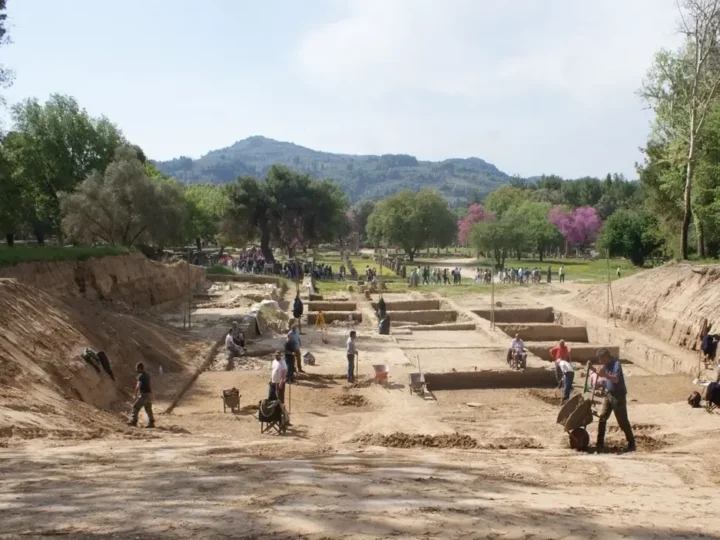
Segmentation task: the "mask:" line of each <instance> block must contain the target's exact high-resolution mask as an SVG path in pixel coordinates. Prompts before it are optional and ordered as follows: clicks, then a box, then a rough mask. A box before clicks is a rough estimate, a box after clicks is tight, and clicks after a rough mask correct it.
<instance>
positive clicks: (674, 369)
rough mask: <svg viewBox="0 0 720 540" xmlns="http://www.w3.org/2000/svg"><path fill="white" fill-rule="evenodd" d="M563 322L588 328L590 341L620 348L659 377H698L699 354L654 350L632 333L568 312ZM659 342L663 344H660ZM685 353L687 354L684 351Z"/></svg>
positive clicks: (632, 359)
mask: <svg viewBox="0 0 720 540" xmlns="http://www.w3.org/2000/svg"><path fill="white" fill-rule="evenodd" d="M560 316H561V317H562V322H563V323H565V324H572V325H575V324H580V323H583V324H585V328H586V330H587V333H588V338H589V341H591V342H593V343H608V344H610V345H615V346H616V348H619V347H622V356H623V358H627V359H628V360H630V361H631V362H633V363H636V364H638V365H639V366H641V367H644V368H646V369H648V370H649V371H652V372H653V373H657V374H658V375H669V374H673V373H687V374H692V375H695V376H696V375H697V371H698V357H697V355H696V354H692V353H686V354H673V353H671V352H669V351H666V350H663V349H661V348H656V347H652V346H651V345H648V344H647V342H639V341H637V340H635V339H633V335H632V333H631V332H628V331H627V330H625V329H623V328H615V327H605V326H601V325H599V324H593V323H592V322H586V321H585V320H583V319H581V318H580V317H578V316H575V315H573V314H572V313H568V312H565V311H563V312H560ZM658 341H659V340H658ZM682 352H684V351H682Z"/></svg>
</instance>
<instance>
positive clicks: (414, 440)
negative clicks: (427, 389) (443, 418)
mask: <svg viewBox="0 0 720 540" xmlns="http://www.w3.org/2000/svg"><path fill="white" fill-rule="evenodd" d="M352 442H357V443H360V444H366V445H372V446H386V447H389V448H461V449H465V450H469V449H474V448H478V449H483V450H509V449H536V448H543V446H542V445H541V444H540V443H538V442H537V441H535V440H533V439H525V438H522V437H503V438H500V439H495V440H493V441H492V442H488V443H481V442H479V441H478V440H477V439H474V438H472V437H470V436H469V435H462V434H460V433H453V434H450V435H410V434H407V433H401V432H396V433H393V434H391V435H380V434H377V433H373V434H366V435H362V436H360V437H357V438H355V439H353V441H352Z"/></svg>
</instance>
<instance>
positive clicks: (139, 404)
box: [130, 394, 155, 424]
mask: <svg viewBox="0 0 720 540" xmlns="http://www.w3.org/2000/svg"><path fill="white" fill-rule="evenodd" d="M140 409H145V414H147V417H148V423H150V424H154V423H155V417H154V416H153V410H152V394H140V395H139V396H138V397H137V399H136V400H135V402H134V403H133V406H132V416H131V417H130V421H131V422H132V423H133V424H137V421H138V414H140Z"/></svg>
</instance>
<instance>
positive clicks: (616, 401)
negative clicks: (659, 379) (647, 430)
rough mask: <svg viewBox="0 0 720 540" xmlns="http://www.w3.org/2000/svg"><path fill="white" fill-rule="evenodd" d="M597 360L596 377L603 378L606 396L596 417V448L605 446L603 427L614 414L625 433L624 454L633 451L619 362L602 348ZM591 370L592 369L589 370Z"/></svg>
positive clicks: (633, 444) (624, 388)
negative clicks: (598, 363)
mask: <svg viewBox="0 0 720 540" xmlns="http://www.w3.org/2000/svg"><path fill="white" fill-rule="evenodd" d="M597 356H598V359H599V360H600V363H601V364H602V367H601V368H600V369H599V370H598V371H597V374H598V377H603V378H605V390H606V391H607V395H606V396H605V400H604V401H603V405H602V409H601V410H600V416H599V417H598V436H597V447H598V448H603V447H604V446H605V426H606V424H607V421H608V418H610V414H611V413H614V414H615V420H617V423H618V425H619V426H620V429H622V431H623V433H625V438H626V439H627V446H626V447H625V451H626V452H634V451H635V436H634V435H633V432H632V426H631V425H630V420H629V419H628V412H627V388H626V387H625V376H624V375H623V371H622V365H621V364H620V360H619V359H617V358H613V357H612V355H611V354H610V351H609V350H608V349H605V348H602V349H598V351H597ZM591 369H592V368H591Z"/></svg>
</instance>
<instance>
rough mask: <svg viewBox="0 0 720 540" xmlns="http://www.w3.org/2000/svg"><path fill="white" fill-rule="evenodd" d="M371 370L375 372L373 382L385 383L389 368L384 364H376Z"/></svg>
mask: <svg viewBox="0 0 720 540" xmlns="http://www.w3.org/2000/svg"><path fill="white" fill-rule="evenodd" d="M373 369H374V370H375V382H376V383H380V384H384V383H387V379H388V372H389V371H390V366H388V365H385V364H378V365H375V366H373Z"/></svg>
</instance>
